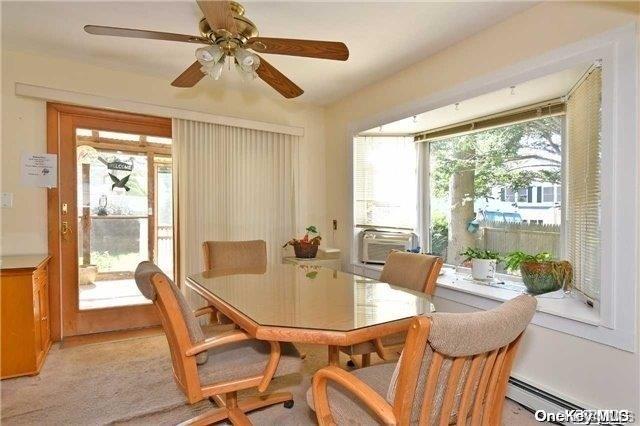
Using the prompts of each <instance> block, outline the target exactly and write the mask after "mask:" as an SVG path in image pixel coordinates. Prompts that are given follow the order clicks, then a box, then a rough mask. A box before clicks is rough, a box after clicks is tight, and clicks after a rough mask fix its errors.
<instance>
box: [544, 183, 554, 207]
mask: <svg viewBox="0 0 640 426" xmlns="http://www.w3.org/2000/svg"><path fill="white" fill-rule="evenodd" d="M542 201H543V202H544V203H553V187H552V186H545V187H544V188H542Z"/></svg>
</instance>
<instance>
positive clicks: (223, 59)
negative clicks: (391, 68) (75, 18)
mask: <svg viewBox="0 0 640 426" xmlns="http://www.w3.org/2000/svg"><path fill="white" fill-rule="evenodd" d="M197 3H198V6H199V7H200V9H201V10H202V13H203V14H204V18H202V19H201V20H200V24H199V28H200V33H201V35H200V36H190V35H184V34H173V33H164V32H158V31H147V30H137V29H130V28H117V27H105V26H101V25H85V27H84V30H85V31H86V32H88V33H89V34H95V35H108V36H116V37H132V38H146V39H151V40H168V41H180V42H185V43H195V44H204V45H206V46H204V47H200V48H198V49H196V59H197V60H196V61H195V62H194V63H193V64H191V66H189V68H187V69H186V70H185V71H184V72H183V73H182V74H180V75H179V76H178V78H176V79H175V80H174V81H173V82H172V83H171V85H173V86H175V87H193V86H194V85H195V84H196V83H197V82H199V81H200V80H201V79H202V78H203V77H204V76H205V75H209V76H211V77H213V78H214V79H216V80H217V79H218V78H220V75H221V73H222V70H223V68H224V65H225V64H226V63H227V61H229V64H230V65H231V64H233V65H234V66H235V67H236V69H237V70H238V71H239V72H240V75H241V76H242V78H243V79H245V80H246V79H251V78H255V76H256V75H257V76H258V77H260V78H261V79H262V80H263V81H264V82H266V83H267V84H268V85H269V86H271V87H273V88H274V89H275V90H277V91H278V92H279V93H280V94H281V95H282V96H284V97H285V98H295V97H297V96H300V95H301V94H302V93H304V91H303V90H302V89H301V88H300V87H298V86H297V85H296V84H295V83H294V82H293V81H291V80H289V79H288V78H287V77H286V76H285V75H284V74H282V73H281V72H280V71H278V70H277V69H276V68H275V67H274V66H273V65H271V64H270V63H269V62H267V61H266V60H265V59H264V58H263V57H261V56H259V55H258V54H257V53H254V52H259V53H271V54H276V55H290V56H304V57H307V58H319V59H334V60H338V61H346V60H347V59H348V58H349V49H347V46H345V44H344V43H340V42H333V41H317V40H297V39H288V38H269V37H259V36H258V28H257V27H256V25H255V24H254V23H253V22H251V21H250V20H249V19H247V18H246V17H245V16H244V12H245V9H244V7H243V6H242V5H241V4H239V3H236V2H234V1H211V0H197ZM250 50H253V51H254V52H251V51H250Z"/></svg>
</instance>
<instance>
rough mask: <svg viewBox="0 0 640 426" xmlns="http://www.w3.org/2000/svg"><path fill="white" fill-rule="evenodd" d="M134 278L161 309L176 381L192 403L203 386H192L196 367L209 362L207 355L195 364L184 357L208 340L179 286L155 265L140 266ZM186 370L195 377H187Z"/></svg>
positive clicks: (143, 263) (200, 356)
mask: <svg viewBox="0 0 640 426" xmlns="http://www.w3.org/2000/svg"><path fill="white" fill-rule="evenodd" d="M134 277H135V281H136V284H137V286H138V289H139V290H140V292H141V293H142V294H143V295H144V297H146V298H147V299H149V300H151V301H153V304H154V305H155V306H156V308H157V309H158V313H159V314H160V319H161V321H162V327H163V329H164V332H165V335H166V336H167V341H168V342H169V348H170V350H171V361H172V363H173V373H174V378H175V379H176V382H177V383H178V385H179V386H180V387H181V388H182V389H183V390H184V391H185V393H186V394H187V397H188V398H189V400H190V401H191V400H192V399H193V398H194V397H193V395H194V392H196V393H199V388H200V385H199V383H195V382H194V383H190V379H189V377H198V375H197V364H204V363H206V362H207V352H206V351H205V352H202V353H200V354H198V355H197V356H196V357H195V358H196V359H195V361H194V359H193V357H187V356H185V353H186V351H187V349H188V348H189V347H191V346H193V345H194V344H197V343H200V342H202V341H203V340H204V339H205V336H204V333H203V331H202V328H201V327H200V325H199V324H198V321H197V320H196V317H195V315H194V314H193V311H192V310H191V308H190V307H189V304H188V303H187V301H186V299H185V297H184V295H183V294H182V293H181V292H180V289H179V288H178V286H176V285H175V283H174V282H173V281H172V280H171V279H170V278H169V277H167V276H166V275H165V274H164V273H163V272H162V270H160V268H158V267H157V266H156V265H155V264H154V263H153V262H148V261H146V262H141V263H140V264H139V265H138V267H137V268H136V271H135V275H134ZM187 370H191V371H192V374H191V375H188V374H186V371H187Z"/></svg>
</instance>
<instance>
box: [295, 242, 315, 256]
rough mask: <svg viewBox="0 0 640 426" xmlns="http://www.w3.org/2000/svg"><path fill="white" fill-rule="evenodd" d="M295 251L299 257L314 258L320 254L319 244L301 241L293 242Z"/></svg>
mask: <svg viewBox="0 0 640 426" xmlns="http://www.w3.org/2000/svg"><path fill="white" fill-rule="evenodd" d="M293 251H294V252H295V253H296V257H297V258H299V259H313V258H314V257H316V255H317V254H318V244H310V243H305V242H304V241H300V242H298V243H295V244H293Z"/></svg>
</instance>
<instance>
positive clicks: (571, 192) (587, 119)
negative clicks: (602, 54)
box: [565, 68, 602, 300]
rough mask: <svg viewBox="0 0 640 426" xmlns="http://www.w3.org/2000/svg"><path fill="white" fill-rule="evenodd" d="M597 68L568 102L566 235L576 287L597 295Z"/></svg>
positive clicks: (598, 149)
mask: <svg viewBox="0 0 640 426" xmlns="http://www.w3.org/2000/svg"><path fill="white" fill-rule="evenodd" d="M601 74H602V72H601V69H600V68H594V69H593V70H592V71H591V73H590V74H589V75H588V76H587V77H586V78H585V79H584V80H583V81H582V82H581V83H580V84H579V85H578V86H577V87H575V88H574V90H573V92H572V93H571V95H570V97H569V99H568V101H567V149H566V152H567V166H566V182H567V184H566V187H567V194H566V209H565V210H566V220H567V224H566V235H567V242H566V247H567V257H568V260H569V261H570V262H571V264H572V265H573V268H574V287H575V289H576V290H578V291H580V292H582V293H583V294H585V295H586V296H587V297H589V298H592V299H594V300H598V299H599V297H600V115H601V113H600V106H601V87H602V78H601Z"/></svg>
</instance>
